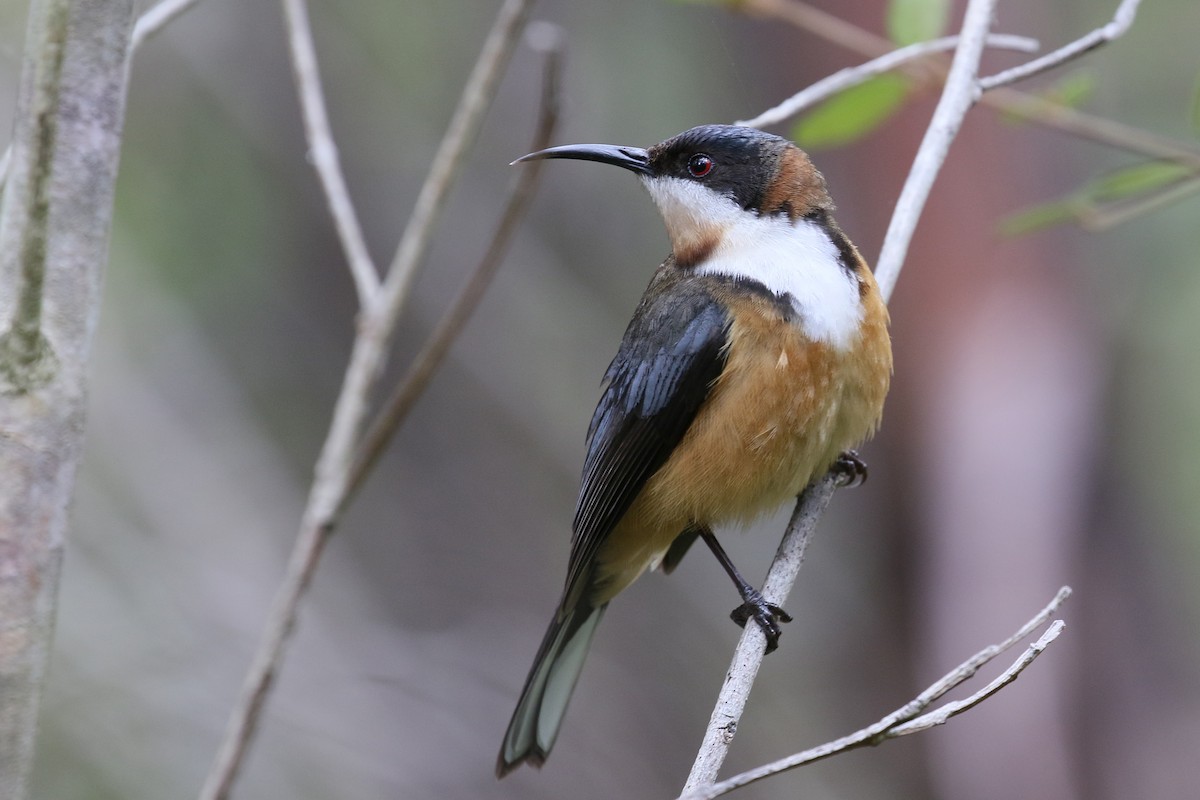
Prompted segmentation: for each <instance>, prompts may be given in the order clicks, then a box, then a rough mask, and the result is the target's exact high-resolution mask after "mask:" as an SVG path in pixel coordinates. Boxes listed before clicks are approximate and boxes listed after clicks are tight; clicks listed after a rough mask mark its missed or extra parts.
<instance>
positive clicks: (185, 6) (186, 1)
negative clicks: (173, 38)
mask: <svg viewBox="0 0 1200 800" xmlns="http://www.w3.org/2000/svg"><path fill="white" fill-rule="evenodd" d="M199 2H200V0H161V2H159V3H156V4H155V5H153V6H151V7H150V8H148V9H146V11H145V12H144V13H143V14H142V15H141V16H140V17H138V19H137V22H135V23H134V25H133V34H132V35H131V36H130V39H129V47H130V48H131V49H137V47H138V46H139V45H141V43H142V42H144V41H146V40H147V39H149V38H150V37H151V36H153V35H154V34H156V33H158V32H159V31H161V30H162V29H163V28H165V27H166V26H167V23H169V22H171V21H172V20H174V19H175V18H176V17H178V16H179V15H181V14H183V12H185V11H188V10H189V9H191V8H192V6H194V5H196V4H197V3H199Z"/></svg>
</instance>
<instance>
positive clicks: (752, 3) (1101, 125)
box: [736, 0, 1200, 164]
mask: <svg viewBox="0 0 1200 800" xmlns="http://www.w3.org/2000/svg"><path fill="white" fill-rule="evenodd" d="M736 8H737V10H739V11H742V12H744V13H746V14H749V15H752V16H759V17H769V18H772V19H778V20H781V21H783V22H787V23H789V24H791V25H794V26H795V27H797V28H800V29H801V30H804V31H808V32H809V33H812V34H814V35H816V36H819V37H821V38H822V39H825V40H826V41H830V42H833V43H834V44H838V45H841V46H842V47H844V48H846V49H847V50H850V51H852V52H855V53H858V54H859V55H862V56H867V57H874V56H881V55H885V54H886V53H888V52H890V51H891V50H892V49H893V47H894V46H895V45H894V44H893V43H892V42H891V41H890V40H888V39H886V38H884V37H882V36H879V35H878V34H875V33H872V32H871V31H868V30H866V29H864V28H860V27H858V26H857V25H855V24H853V23H851V22H847V21H845V20H843V19H840V18H838V17H835V16H833V15H831V14H829V13H828V12H825V11H821V10H820V9H816V8H813V7H812V6H809V5H806V4H805V3H802V2H800V0H738V3H737V4H736ZM926 65H929V62H928V61H918V62H909V63H907V64H902V65H901V66H900V69H901V70H903V71H904V72H905V73H907V74H911V75H913V77H916V78H918V79H920V78H923V77H925V76H927V75H930V74H937V75H941V76H944V74H945V70H944V68H937V67H933V68H926V69H920V68H921V67H923V66H926ZM930 66H932V65H930ZM979 102H980V103H981V104H982V105H985V106H988V107H989V108H993V109H996V110H998V111H1003V112H1004V113H1006V114H1016V115H1018V116H1020V117H1021V118H1022V119H1026V120H1028V121H1029V122H1031V123H1033V124H1035V125H1040V126H1042V127H1044V128H1049V129H1051V130H1056V131H1059V132H1062V133H1067V134H1070V135H1072V136H1075V137H1078V138H1081V139H1087V140H1089V141H1093V142H1096V143H1097V144H1104V145H1108V146H1110V147H1117V148H1120V149H1122V150H1128V151H1129V152H1132V153H1138V154H1141V155H1145V156H1150V157H1152V158H1169V159H1172V160H1174V161H1178V162H1179V163H1186V164H1200V147H1197V146H1196V145H1193V144H1191V143H1190V142H1181V141H1176V140H1174V139H1170V138H1167V137H1164V136H1159V135H1157V134H1154V133H1151V132H1150V131H1144V130H1141V129H1140V128H1135V127H1133V126H1130V125H1126V124H1124V123H1121V122H1117V121H1115V120H1110V119H1105V118H1103V117H1097V116H1095V115H1094V114H1088V113H1086V112H1083V111H1079V110H1078V109H1074V108H1071V107H1069V106H1065V105H1063V104H1062V103H1058V102H1055V101H1052V100H1048V99H1046V98H1043V97H1039V96H1037V95H1033V94H1027V93H1025V92H1021V91H1017V90H1016V89H1010V88H1006V87H1001V88H996V89H993V90H991V91H988V92H986V93H985V94H984V95H983V97H981V98H980V99H979Z"/></svg>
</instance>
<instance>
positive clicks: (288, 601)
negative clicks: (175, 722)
mask: <svg viewBox="0 0 1200 800" xmlns="http://www.w3.org/2000/svg"><path fill="white" fill-rule="evenodd" d="M530 5H531V0H506V2H505V3H504V5H503V6H502V7H501V8H500V11H499V13H498V14H497V17H496V21H495V23H494V24H493V26H492V29H491V31H490V32H489V34H488V37H487V40H486V41H485V42H484V45H483V48H482V50H481V52H480V56H479V59H478V61H477V62H476V64H475V69H474V70H473V71H472V73H471V76H470V77H469V78H468V80H467V84H466V86H465V87H464V89H463V93H462V96H461V97H460V98H459V104H458V108H457V109H456V110H455V113H454V117H453V119H452V121H451V123H450V128H449V130H448V131H447V132H446V136H445V138H443V140H442V144H441V146H440V147H439V149H438V154H437V156H435V158H434V161H433V166H432V168H431V170H430V175H429V177H428V178H427V179H426V182H425V186H424V187H423V188H422V190H421V196H420V197H419V198H418V200H417V207H416V209H415V210H414V212H413V215H414V216H413V219H411V220H410V222H409V226H408V228H407V230H406V231H405V236H404V242H408V243H409V244H407V245H404V244H402V245H401V248H400V250H401V253H403V254H404V255H405V257H404V260H403V261H401V262H400V263H399V264H397V265H394V267H393V269H392V270H391V271H389V274H388V278H387V280H386V281H385V283H384V286H383V288H382V289H381V291H380V292H379V293H378V294H379V296H378V297H377V298H376V300H375V302H374V303H373V304H372V305H371V307H369V308H364V309H363V310H362V313H361V314H360V323H359V329H358V334H357V335H356V336H355V338H354V345H353V348H352V350H351V353H350V363H349V365H348V366H347V367H346V374H345V377H344V378H343V382H342V389H341V392H340V393H339V394H338V399H337V404H336V405H335V407H334V411H333V420H332V421H331V423H330V427H329V432H328V434H327V435H326V438H325V444H324V446H323V447H322V449H321V455H320V457H319V458H318V460H317V464H316V468H315V473H316V474H315V476H314V478H313V483H312V486H311V488H310V490H309V495H308V502H307V504H306V506H305V510H304V516H303V519H302V520H301V523H300V530H299V533H298V534H297V536H296V542H295V544H294V545H293V547H292V554H291V557H290V558H289V560H288V567H287V572H286V573H285V575H284V578H283V581H282V582H281V583H280V586H279V588H278V589H277V590H276V594H275V599H274V602H273V603H272V606H271V611H270V613H269V616H268V618H267V622H266V624H265V626H264V629H263V633H262V636H261V638H260V640H259V643H258V647H257V650H256V652H255V655H254V659H253V661H252V663H251V665H250V668H249V670H248V671H247V674H246V679H245V683H244V685H243V687H242V693H241V696H240V697H239V699H238V702H237V704H236V705H235V707H234V709H233V711H232V713H231V715H230V719H229V724H228V727H227V728H226V731H225V735H224V738H223V739H222V742H221V745H220V748H219V750H218V752H217V756H216V759H215V760H214V763H213V765H212V768H211V770H210V771H209V774H208V777H207V778H206V780H205V784H204V787H203V788H202V789H201V792H200V797H201V798H202V800H223V799H224V798H227V797H229V793H230V791H231V790H232V787H233V784H234V782H235V781H236V779H237V776H238V773H239V771H240V769H241V766H242V763H243V762H244V761H245V757H246V753H247V750H248V748H249V745H250V742H251V740H252V738H253V736H254V733H255V731H256V730H257V728H258V723H259V719H260V717H261V715H262V710H263V708H264V706H265V704H266V699H267V695H268V694H269V692H270V689H271V685H272V682H273V681H274V677H275V674H276V672H277V671H278V670H279V668H280V665H281V664H282V659H283V653H284V648H285V646H286V644H287V642H288V639H289V638H290V635H291V632H292V628H293V627H294V626H295V622H296V616H297V614H298V613H299V608H300V601H301V599H302V597H303V596H304V593H305V591H306V590H307V589H308V585H309V583H310V581H311V580H312V576H313V574H314V573H315V572H316V568H317V565H318V564H319V563H320V558H321V553H322V552H323V550H324V547H325V543H326V542H327V541H328V539H329V534H330V533H331V532H332V531H333V528H334V526H335V525H336V522H337V518H338V513H339V511H340V509H341V507H342V504H343V501H344V500H345V497H346V492H347V488H348V487H349V482H350V473H351V470H352V468H353V465H354V460H355V457H356V449H357V447H358V444H359V441H360V434H361V431H362V424H363V420H364V419H365V418H366V415H367V412H368V410H369V408H370V398H371V395H372V392H373V391H374V389H375V387H376V384H377V383H378V381H379V375H380V373H381V371H382V369H383V365H384V362H385V361H386V359H387V348H388V342H389V340H390V339H391V335H392V332H393V330H394V329H395V326H396V322H397V319H398V317H399V312H400V306H401V304H402V302H403V299H404V289H405V287H406V285H407V283H406V281H397V280H393V278H394V276H395V273H396V272H397V271H398V270H397V269H396V267H397V266H401V267H404V271H406V272H407V273H408V276H409V279H411V274H412V273H414V272H415V270H416V267H417V264H418V262H419V261H420V260H421V257H422V256H423V255H424V252H425V250H426V248H427V246H428V241H429V237H430V236H431V231H432V227H433V225H434V224H435V223H436V220H437V216H438V215H437V211H438V210H439V209H440V208H441V206H442V204H443V202H444V200H445V196H446V194H447V193H448V192H449V189H450V183H451V182H452V179H453V178H454V176H455V175H457V173H458V165H459V163H460V162H461V161H462V159H463V157H464V154H465V152H466V147H467V144H468V143H469V142H470V141H471V140H472V139H473V138H474V134H475V132H476V131H477V130H478V127H479V124H480V120H481V119H482V116H483V111H484V110H485V109H486V108H487V106H488V104H489V103H490V101H491V98H492V97H493V96H494V94H495V89H496V86H497V85H498V83H499V79H500V78H499V75H500V73H501V72H502V71H503V70H504V68H505V66H506V65H507V63H508V60H509V57H510V56H511V54H512V51H513V48H514V46H515V43H516V41H517V40H518V38H519V37H520V33H521V31H522V30H523V29H524V24H525V20H526V18H527V17H528V12H529V7H530ZM389 284H390V285H389Z"/></svg>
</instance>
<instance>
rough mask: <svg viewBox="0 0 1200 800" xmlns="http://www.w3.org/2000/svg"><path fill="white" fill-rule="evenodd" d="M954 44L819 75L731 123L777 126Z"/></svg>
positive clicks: (937, 42) (1004, 37) (991, 43)
mask: <svg viewBox="0 0 1200 800" xmlns="http://www.w3.org/2000/svg"><path fill="white" fill-rule="evenodd" d="M986 45H987V46H988V47H994V48H997V49H1004V50H1019V51H1021V52H1024V53H1032V52H1035V51H1036V50H1037V49H1038V43H1037V40H1036V39H1030V38H1029V37H1027V36H1010V35H1008V34H1003V33H998V34H993V35H991V36H988V37H987V40H986ZM956 47H958V37H957V36H944V37H942V38H941V39H934V40H933V41H930V42H917V43H916V44H910V45H908V46H907V47H901V48H898V49H896V50H892V51H891V52H890V53H884V54H883V55H881V56H879V57H878V58H873V59H871V60H870V61H868V62H866V63H865V64H859V65H858V66H857V67H847V68H846V69H843V70H839V71H837V72H835V73H833V74H832V75H830V76H829V77H827V78H822V79H821V80H819V81H817V82H816V83H814V84H812V85H811V86H806V87H805V88H804V89H802V90H800V91H799V92H797V93H796V94H794V95H792V96H791V97H789V98H788V99H787V100H784V101H783V102H782V103H780V104H779V105H777V106H775V107H774V108H770V109H767V110H766V111H764V112H763V113H761V114H759V115H758V116H757V117H754V118H753V119H749V120H742V121H740V122H736V123H734V124H735V125H746V126H749V127H751V128H765V127H767V126H768V125H778V124H779V123H780V122H784V121H786V120H787V119H789V118H791V117H794V116H795V115H796V114H799V113H800V112H801V111H803V110H805V109H806V108H811V107H812V106H815V105H816V104H817V103H820V102H821V101H823V100H827V99H828V98H830V97H833V96H834V95H835V94H838V93H839V92H844V91H846V90H847V89H849V88H851V87H853V86H857V85H858V84H860V83H863V82H864V81H867V80H869V79H870V78H873V77H875V76H876V75H882V74H884V73H885V72H891V71H893V70H895V69H897V68H899V67H902V66H904V65H905V64H908V63H909V62H911V61H915V60H916V59H918V58H924V57H925V56H928V55H930V54H932V53H943V52H945V51H947V50H953V49H954V48H956Z"/></svg>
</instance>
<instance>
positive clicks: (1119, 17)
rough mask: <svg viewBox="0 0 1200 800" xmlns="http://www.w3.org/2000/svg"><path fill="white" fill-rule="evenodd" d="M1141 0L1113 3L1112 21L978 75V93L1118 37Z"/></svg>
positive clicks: (1128, 25)
mask: <svg viewBox="0 0 1200 800" xmlns="http://www.w3.org/2000/svg"><path fill="white" fill-rule="evenodd" d="M1141 2H1142V0H1122V2H1121V5H1119V6H1117V11H1116V13H1115V14H1114V15H1113V18H1112V21H1111V22H1109V23H1108V24H1107V25H1105V26H1103V27H1101V28H1097V29H1096V30H1094V31H1092V32H1091V33H1089V34H1087V35H1086V36H1081V37H1079V38H1078V39H1076V40H1075V41H1073V42H1071V43H1070V44H1067V45H1065V46H1063V47H1060V48H1058V49H1057V50H1055V51H1054V52H1053V53H1047V54H1046V55H1044V56H1042V57H1041V58H1035V59H1033V60H1032V61H1029V62H1026V63H1024V64H1022V65H1020V66H1019V67H1013V68H1012V69H1006V70H1004V71H1003V72H1000V73H997V74H995V75H991V76H988V77H986V78H980V80H979V91H980V93H982V92H986V91H987V90H989V89H995V88H996V87H999V86H1007V85H1008V84H1010V83H1016V82H1017V81H1021V80H1024V79H1026V78H1029V77H1032V76H1033V75H1037V74H1038V73H1041V72H1045V71H1047V70H1050V69H1054V68H1055V67H1058V66H1061V65H1062V64H1065V63H1066V62H1068V61H1071V60H1073V59H1076V58H1079V57H1080V56H1082V55H1083V54H1085V53H1088V52H1091V51H1092V50H1095V49H1096V48H1097V47H1100V46H1101V45H1104V44H1108V43H1109V42H1111V41H1114V40H1116V39H1119V38H1121V37H1122V36H1124V35H1125V32H1126V31H1128V30H1129V27H1130V26H1131V25H1133V20H1134V18H1136V17H1137V10H1138V5H1139V4H1140V3H1141Z"/></svg>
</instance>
